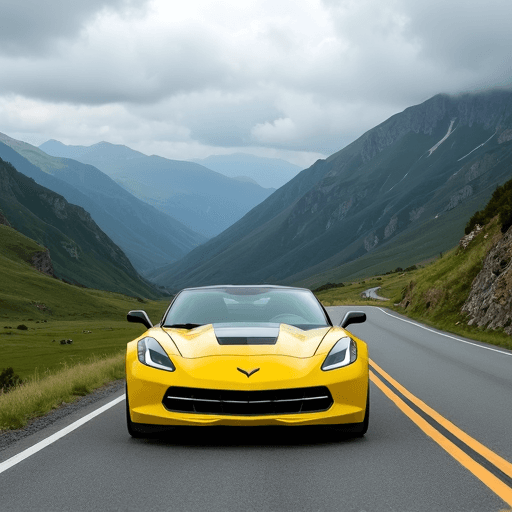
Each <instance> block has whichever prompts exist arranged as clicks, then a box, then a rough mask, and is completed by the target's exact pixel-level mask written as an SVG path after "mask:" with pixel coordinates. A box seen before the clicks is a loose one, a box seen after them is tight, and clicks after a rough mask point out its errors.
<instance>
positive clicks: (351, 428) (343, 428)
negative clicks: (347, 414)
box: [337, 385, 370, 437]
mask: <svg viewBox="0 0 512 512" xmlns="http://www.w3.org/2000/svg"><path fill="white" fill-rule="evenodd" d="M369 424H370V386H369V385H368V395H367V397H366V410H365V413H364V419H363V421H362V422H361V423H345V424H341V425H337V430H338V431H339V432H340V433H341V434H347V435H349V436H350V437H363V436H364V435H365V434H366V432H368V426H369Z"/></svg>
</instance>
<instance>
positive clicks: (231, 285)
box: [182, 284, 311, 292]
mask: <svg viewBox="0 0 512 512" xmlns="http://www.w3.org/2000/svg"><path fill="white" fill-rule="evenodd" d="M224 288H276V289H280V290H307V291H308V292H309V291H311V290H310V289H309V288H299V287H296V286H280V285H277V284H216V285H212V286H195V287H191V288H184V289H183V290H182V291H185V290H215V289H219V290H222V289H224Z"/></svg>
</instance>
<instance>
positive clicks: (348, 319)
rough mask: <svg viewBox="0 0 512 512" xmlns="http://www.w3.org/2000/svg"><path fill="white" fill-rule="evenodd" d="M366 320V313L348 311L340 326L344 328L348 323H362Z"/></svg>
mask: <svg viewBox="0 0 512 512" xmlns="http://www.w3.org/2000/svg"><path fill="white" fill-rule="evenodd" d="M363 322H366V313H363V312H362V311H349V312H348V313H347V314H346V315H345V316H344V317H343V320H342V321H341V323H340V327H343V329H345V328H346V327H347V326H348V325H350V324H362V323H363Z"/></svg>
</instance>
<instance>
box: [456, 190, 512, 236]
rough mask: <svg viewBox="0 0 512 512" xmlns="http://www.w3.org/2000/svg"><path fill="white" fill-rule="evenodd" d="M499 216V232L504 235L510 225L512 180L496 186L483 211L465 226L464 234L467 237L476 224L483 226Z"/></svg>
mask: <svg viewBox="0 0 512 512" xmlns="http://www.w3.org/2000/svg"><path fill="white" fill-rule="evenodd" d="M496 215H499V220H500V223H501V231H502V232H503V233H504V232H505V231H507V229H508V228H509V227H510V226H511V225H512V180H509V181H507V182H506V183H504V184H503V185H501V186H498V187H497V188H496V190H495V191H494V193H493V194H492V197H491V199H490V200H489V202H488V203H487V205H486V207H485V208H484V209H483V210H479V211H478V212H475V213H474V214H473V216H472V217H471V219H469V222H468V223H467V224H466V229H465V230H464V232H465V233H466V235H469V233H471V231H473V229H475V226H476V225H477V224H480V226H485V225H486V224H488V223H489V222H490V220H491V219H492V218H493V217H494V216H496Z"/></svg>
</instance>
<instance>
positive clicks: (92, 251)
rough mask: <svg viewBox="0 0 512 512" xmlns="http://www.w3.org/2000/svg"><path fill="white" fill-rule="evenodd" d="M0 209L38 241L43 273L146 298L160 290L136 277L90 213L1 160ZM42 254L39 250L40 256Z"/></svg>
mask: <svg viewBox="0 0 512 512" xmlns="http://www.w3.org/2000/svg"><path fill="white" fill-rule="evenodd" d="M0 208H1V209H2V212H3V216H4V217H5V219H6V220H7V221H8V223H9V225H10V226H11V227H12V228H13V229H15V230H16V231H19V232H20V233H23V234H24V235H25V236H27V237H29V238H31V239H32V240H35V241H36V242H38V243H39V244H40V245H41V246H43V247H42V248H41V253H42V254H43V255H44V254H46V258H45V259H46V260H47V262H46V264H45V267H46V269H47V271H46V273H48V274H50V275H53V274H55V275H56V276H57V277H59V278H61V279H64V280H66V281H68V282H71V283H73V284H79V285H83V286H87V287H90V288H98V289H101V290H109V291H116V292H121V293H124V294H128V295H143V296H146V297H156V296H158V295H159V293H158V292H157V291H156V290H155V289H154V288H153V286H152V285H150V284H149V283H147V282H146V281H144V280H143V279H141V277H140V276H139V275H138V274H137V272H136V270H135V269H134V268H133V266H132V264H131V263H130V261H129V260H128V258H127V257H126V256H125V254H124V253H123V251H122V250H121V249H119V247H117V246H116V245H115V244H114V243H113V242H112V240H110V238H109V237H108V236H107V235H106V234H105V233H104V232H103V231H102V230H101V229H100V228H99V227H98V225H97V224H96V223H95V222H94V221H93V220H92V218H91V216H90V215H89V213H87V212H86V211H85V210H84V209H83V208H81V207H79V206H75V205H73V204H70V203H68V202H67V201H66V199H64V197H62V196H61V195H59V194H56V193H55V192H53V191H51V190H49V189H47V188H45V187H42V186H40V185H38V184H37V183H36V182H35V181H34V180H33V179H31V178H28V177H27V176H25V175H23V174H22V173H20V172H18V171H17V170H16V169H15V168H14V167H13V166H12V165H11V164H9V163H7V162H4V161H3V160H2V159H0ZM44 248H47V249H48V250H49V255H48V254H47V251H45V249H44ZM49 258H51V263H48V259H49ZM42 259H44V258H42V256H41V255H40V257H39V260H42ZM39 267H40V269H41V270H42V269H43V268H42V267H41V265H39Z"/></svg>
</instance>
